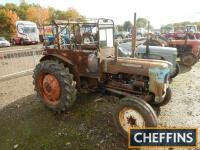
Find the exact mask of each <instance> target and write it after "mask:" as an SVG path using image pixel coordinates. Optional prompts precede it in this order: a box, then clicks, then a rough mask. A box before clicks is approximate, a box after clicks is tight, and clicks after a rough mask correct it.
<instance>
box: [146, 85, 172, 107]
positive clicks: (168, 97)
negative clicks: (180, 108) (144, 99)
mask: <svg viewBox="0 0 200 150" xmlns="http://www.w3.org/2000/svg"><path fill="white" fill-rule="evenodd" d="M171 97H172V91H171V88H170V87H168V88H167V89H166V94H165V97H164V99H163V100H162V101H160V102H155V101H154V100H152V101H151V102H150V104H151V105H153V106H156V107H161V106H164V105H167V104H168V103H169V102H170V100H171Z"/></svg>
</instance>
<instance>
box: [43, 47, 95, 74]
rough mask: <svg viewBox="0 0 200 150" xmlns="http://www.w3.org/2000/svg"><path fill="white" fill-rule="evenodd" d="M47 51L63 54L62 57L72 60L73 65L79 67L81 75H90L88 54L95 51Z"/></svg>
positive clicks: (48, 50) (48, 51)
mask: <svg viewBox="0 0 200 150" xmlns="http://www.w3.org/2000/svg"><path fill="white" fill-rule="evenodd" d="M47 53H48V54H50V55H51V54H52V55H54V54H55V55H56V54H57V55H61V56H62V57H64V58H66V59H68V60H70V61H71V63H72V65H75V66H76V67H77V70H78V73H79V75H80V76H89V73H90V72H89V70H88V65H89V64H88V56H89V55H90V54H93V53H94V52H93V51H83V50H82V51H81V50H80V51H79V50H64V49H62V50H56V49H47Z"/></svg>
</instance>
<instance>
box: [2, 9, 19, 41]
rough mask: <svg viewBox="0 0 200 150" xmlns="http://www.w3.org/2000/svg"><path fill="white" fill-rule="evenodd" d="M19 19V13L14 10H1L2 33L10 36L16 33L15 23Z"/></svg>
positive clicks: (7, 36)
mask: <svg viewBox="0 0 200 150" xmlns="http://www.w3.org/2000/svg"><path fill="white" fill-rule="evenodd" d="M18 19H19V17H18V16H17V14H16V13H15V12H13V11H12V10H7V9H1V10H0V31H1V32H0V34H1V35H2V36H5V37H6V38H10V37H11V36H12V35H13V34H14V33H15V30H16V28H15V23H16V21H17V20H18Z"/></svg>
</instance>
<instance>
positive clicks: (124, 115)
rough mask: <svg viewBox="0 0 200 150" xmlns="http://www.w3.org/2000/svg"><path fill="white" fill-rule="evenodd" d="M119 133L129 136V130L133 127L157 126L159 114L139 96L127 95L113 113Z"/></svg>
mask: <svg viewBox="0 0 200 150" xmlns="http://www.w3.org/2000/svg"><path fill="white" fill-rule="evenodd" d="M113 118H114V123H115V125H116V127H117V130H118V131H119V133H121V134H122V135H123V136H124V137H125V138H128V130H129V128H131V127H132V128H133V127H156V126H157V116H156V114H155V111H154V110H153V108H152V107H151V106H150V105H149V104H148V103H147V102H145V101H143V100H142V99H139V98H133V97H126V98H123V99H122V100H121V101H120V105H119V106H118V108H117V109H116V110H115V111H114V114H113Z"/></svg>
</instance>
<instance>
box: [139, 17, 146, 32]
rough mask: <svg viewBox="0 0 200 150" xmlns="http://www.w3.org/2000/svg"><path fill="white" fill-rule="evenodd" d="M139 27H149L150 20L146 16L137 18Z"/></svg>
mask: <svg viewBox="0 0 200 150" xmlns="http://www.w3.org/2000/svg"><path fill="white" fill-rule="evenodd" d="M137 27H138V28H145V29H147V28H148V20H147V19H146V18H138V19H137Z"/></svg>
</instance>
